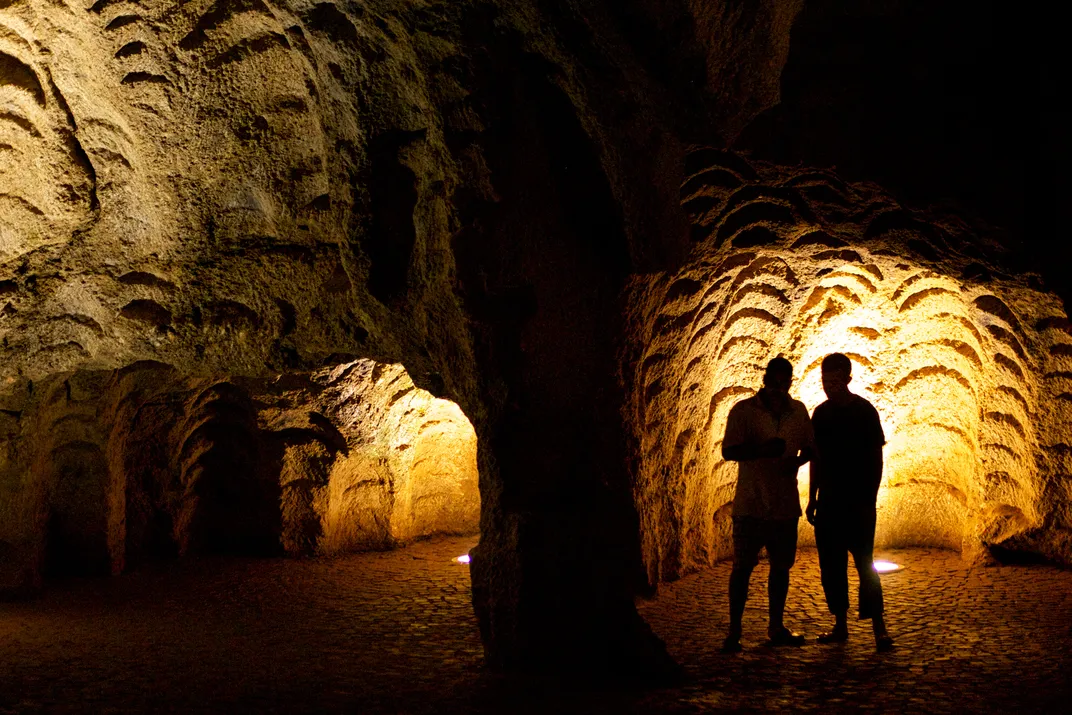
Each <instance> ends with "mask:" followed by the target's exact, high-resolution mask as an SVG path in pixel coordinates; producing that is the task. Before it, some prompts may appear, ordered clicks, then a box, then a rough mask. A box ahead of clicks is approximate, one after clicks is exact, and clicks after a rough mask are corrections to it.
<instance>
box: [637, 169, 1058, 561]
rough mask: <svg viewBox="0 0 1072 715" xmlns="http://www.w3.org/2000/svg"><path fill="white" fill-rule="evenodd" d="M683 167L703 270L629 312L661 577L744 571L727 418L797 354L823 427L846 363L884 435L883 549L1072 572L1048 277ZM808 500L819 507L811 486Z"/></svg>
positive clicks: (653, 543)
mask: <svg viewBox="0 0 1072 715" xmlns="http://www.w3.org/2000/svg"><path fill="white" fill-rule="evenodd" d="M686 166H687V174H688V177H687V179H686V181H685V182H684V184H683V186H682V201H683V206H684V207H685V208H686V210H688V211H689V213H690V215H691V216H692V217H693V226H694V234H693V235H694V237H695V239H696V241H697V245H696V249H695V251H694V253H693V256H692V258H691V260H690V261H689V262H688V264H687V265H686V266H684V267H683V268H682V269H680V270H679V271H677V272H675V273H672V274H662V275H658V276H653V277H651V278H645V279H637V280H636V282H635V283H634V286H633V292H632V296H633V297H632V299H631V305H632V307H631V320H630V324H631V325H632V335H634V336H636V337H637V339H638V342H639V345H638V347H636V348H635V352H634V353H633V362H631V363H630V364H629V366H628V368H627V369H628V372H627V381H628V383H629V384H631V385H633V386H634V388H633V393H632V399H631V402H630V406H629V409H628V412H627V420H628V422H629V423H630V424H631V425H633V428H634V430H635V432H636V434H637V439H638V440H639V442H640V445H641V447H640V463H639V473H638V481H637V487H636V495H637V500H638V511H639V513H640V514H641V519H642V529H641V530H642V534H643V536H642V540H643V549H644V556H645V562H646V564H647V568H648V574H649V578H650V579H651V580H652V581H655V580H658V579H662V578H674V577H677V576H678V575H680V574H682V573H684V572H687V571H689V570H694V569H696V568H698V567H701V566H703V565H705V564H708V563H711V562H712V561H714V560H717V559H721V558H726V557H728V556H729V555H730V554H731V544H730V517H729V513H730V506H731V502H732V499H733V489H734V484H735V480H736V466H735V465H733V464H730V463H726V462H723V461H722V459H721V456H720V445H721V438H722V434H723V432H724V429H725V421H726V417H727V415H728V413H729V410H730V408H731V407H732V406H733V404H734V403H736V402H737V401H738V400H740V399H742V398H743V397H746V396H749V395H751V394H754V392H755V391H756V390H757V389H758V387H759V386H760V384H761V378H762V371H763V366H764V365H765V364H766V362H767V361H768V360H769V359H770V358H771V357H774V356H775V355H779V354H782V355H784V356H786V357H788V358H789V359H790V360H791V361H792V362H793V363H794V365H795V385H794V395H795V396H796V397H798V399H801V400H802V401H803V402H804V403H805V405H807V406H808V408H809V410H810V409H814V407H815V406H816V405H817V404H819V403H820V402H821V401H822V400H824V399H825V397H824V395H823V393H822V387H821V382H820V370H819V366H820V362H821V361H822V359H823V357H824V356H825V355H827V354H829V353H831V352H835V351H839V352H844V353H846V354H847V355H849V357H850V358H851V359H852V360H853V363H854V381H853V387H854V389H855V390H856V391H858V392H859V393H860V394H862V395H863V396H865V397H866V398H867V399H869V400H870V401H871V402H872V403H873V404H874V405H875V406H876V407H877V409H878V411H879V414H880V416H881V418H882V422H883V426H884V429H885V431H886V436H887V446H886V448H885V460H886V464H885V476H884V480H883V485H882V488H881V490H880V493H879V502H878V503H879V524H878V535H877V541H878V543H879V544H880V545H885V546H909V545H928V546H942V547H949V548H956V549H961V550H962V551H963V552H964V553H965V555H966V556H968V557H976V556H979V555H981V554H982V553H983V550H984V549H985V548H990V549H992V550H995V551H997V552H1004V551H1009V550H1026V551H1031V552H1035V553H1041V554H1044V555H1046V556H1048V557H1050V558H1053V559H1057V560H1061V561H1064V562H1066V563H1068V562H1069V554H1070V553H1072V552H1070V551H1069V542H1068V536H1067V535H1068V533H1069V532H1068V527H1069V521H1068V511H1067V501H1066V499H1067V492H1068V488H1069V486H1068V485H1069V483H1070V477H1069V474H1070V472H1069V463H1068V462H1067V458H1068V450H1069V448H1068V445H1067V441H1068V437H1067V436H1068V434H1069V429H1070V427H1072V411H1070V409H1069V406H1070V405H1072V397H1070V394H1069V388H1070V387H1072V384H1070V382H1069V377H1070V373H1069V368H1070V367H1072V363H1069V359H1070V358H1069V356H1070V355H1072V324H1070V323H1069V321H1068V318H1067V315H1066V314H1065V312H1064V309H1063V307H1062V305H1061V302H1060V300H1059V299H1058V298H1057V297H1056V296H1055V295H1053V294H1052V293H1048V292H1047V291H1046V290H1045V289H1044V288H1043V286H1042V284H1041V282H1040V281H1039V279H1038V277H1037V276H1032V275H1029V274H1028V275H1010V274H1008V273H1004V272H1003V271H1002V269H1001V264H1002V258H1003V254H1004V250H1003V249H1002V247H1001V245H1000V244H996V243H994V242H991V241H988V239H987V237H986V236H979V235H977V234H976V233H974V232H973V231H972V230H971V229H970V228H969V227H968V226H967V225H966V224H964V223H963V222H960V221H958V220H957V219H955V218H953V217H937V216H928V215H926V214H922V213H918V212H915V211H912V210H910V209H907V208H905V207H903V206H901V205H899V204H898V203H897V202H896V201H894V200H893V199H892V198H891V197H890V196H889V195H887V194H886V193H885V192H883V191H882V190H881V189H879V188H878V187H876V186H873V185H867V184H860V183H846V182H843V181H841V180H840V179H839V178H838V177H837V176H836V175H834V174H832V173H830V172H825V171H822V172H820V171H809V170H806V169H793V168H787V167H781V166H775V165H769V164H763V163H758V162H750V161H749V160H748V159H746V158H744V157H742V156H740V155H736V154H729V153H725V152H721V151H717V150H713V149H699V150H697V151H695V152H693V153H692V154H690V156H689V158H688V161H687V164H686ZM798 481H799V486H800V493H801V499H802V503H804V502H806V500H807V470H806V468H805V469H804V470H802V472H801V474H800V475H799V480H798ZM801 537H802V538H801V541H802V542H803V543H809V542H811V540H812V531H811V528H810V527H809V526H807V525H806V524H805V523H803V520H802V526H801Z"/></svg>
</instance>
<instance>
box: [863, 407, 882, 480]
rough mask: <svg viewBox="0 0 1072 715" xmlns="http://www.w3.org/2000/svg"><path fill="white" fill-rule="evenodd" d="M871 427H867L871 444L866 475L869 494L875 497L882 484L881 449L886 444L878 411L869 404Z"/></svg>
mask: <svg viewBox="0 0 1072 715" xmlns="http://www.w3.org/2000/svg"><path fill="white" fill-rule="evenodd" d="M868 406H869V407H871V410H870V412H871V425H870V427H869V430H868V431H869V432H870V438H871V441H872V444H871V446H870V449H869V450H868V463H867V465H866V468H867V474H868V476H870V477H871V484H870V485H869V486H870V487H871V493H872V494H875V495H877V494H878V488H879V486H880V485H881V484H882V447H883V446H884V445H885V444H886V434H885V433H884V432H883V431H882V420H881V419H880V418H879V416H878V410H876V409H875V406H874V405H872V404H871V403H868Z"/></svg>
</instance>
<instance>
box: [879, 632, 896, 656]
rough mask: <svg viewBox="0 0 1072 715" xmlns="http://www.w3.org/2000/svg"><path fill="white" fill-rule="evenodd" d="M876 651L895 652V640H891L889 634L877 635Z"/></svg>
mask: <svg viewBox="0 0 1072 715" xmlns="http://www.w3.org/2000/svg"><path fill="white" fill-rule="evenodd" d="M875 650H877V651H878V652H879V653H885V652H887V651H891V650H893V638H890V634H889V633H876V634H875Z"/></svg>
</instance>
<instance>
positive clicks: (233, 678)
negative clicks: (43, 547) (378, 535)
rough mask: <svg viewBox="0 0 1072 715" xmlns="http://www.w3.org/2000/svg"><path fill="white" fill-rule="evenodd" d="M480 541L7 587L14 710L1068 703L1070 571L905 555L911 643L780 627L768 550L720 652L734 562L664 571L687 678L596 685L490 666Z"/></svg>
mask: <svg viewBox="0 0 1072 715" xmlns="http://www.w3.org/2000/svg"><path fill="white" fill-rule="evenodd" d="M473 541H474V540H473V539H437V540H433V541H428V542H423V543H420V544H416V545H414V546H411V547H409V548H407V549H404V550H400V551H396V552H393V553H386V554H367V555H362V556H352V557H347V558H340V559H334V560H309V561H286V560H266V561H256V560H234V559H230V560H204V561H197V562H194V561H189V562H184V563H180V564H176V565H171V566H168V567H162V568H160V569H158V570H154V571H144V572H140V573H135V574H129V575H125V576H121V577H118V578H115V579H107V580H99V581H82V582H71V583H67V584H63V585H58V586H55V587H53V588H52V589H50V590H49V591H48V592H47V593H46V594H45V596H44V597H43V598H42V599H41V600H38V601H34V602H29V603H20V604H0V713H9V712H15V713H35V712H94V713H112V712H115V713H118V712H124V713H133V712H181V713H192V712H258V713H267V712H353V713H442V712H487V713H500V712H502V713H506V712H510V713H515V712H523V713H545V712H576V713H591V712H602V713H623V712H637V713H657V712H659V713H661V712H673V713H692V712H707V711H711V710H721V709H751V710H756V711H759V710H775V709H778V710H783V709H798V710H818V709H825V710H861V709H874V710H880V711H906V712H920V711H926V712H947V711H948V712H954V711H956V712H963V711H998V710H1006V711H1009V712H1017V713H1019V712H1058V711H1063V712H1067V711H1068V710H1069V705H1068V703H1069V702H1072V687H1070V681H1072V571H1060V570H1057V569H1053V568H1049V567H1044V566H1017V567H1011V566H1006V567H990V568H983V567H980V568H975V569H969V568H967V567H966V566H965V565H964V564H963V563H962V562H961V561H960V560H959V559H958V558H957V557H956V555H954V554H950V553H948V552H941V551H928V550H912V551H904V552H891V553H889V554H887V556H890V557H892V560H895V561H897V562H899V563H902V564H904V565H905V566H906V568H905V569H904V570H903V571H900V572H898V573H895V574H890V575H887V576H884V577H883V584H884V587H885V590H886V600H887V603H888V610H889V614H890V615H889V622H890V627H891V631H892V632H893V633H894V635H895V636H896V638H897V648H896V650H895V651H893V652H892V653H888V654H881V655H880V654H877V653H875V652H874V649H873V647H872V643H871V638H870V634H869V633H868V632H867V630H866V628H865V627H864V626H865V625H866V624H859V623H853V624H852V628H851V633H852V640H850V642H849V643H847V644H845V645H840V646H821V645H818V644H814V643H813V644H809V645H807V646H805V647H803V648H799V649H788V650H786V649H770V648H766V647H763V646H762V645H761V641H762V636H763V629H764V626H765V624H764V618H765V608H764V600H765V598H764V596H765V581H766V579H765V567H764V566H762V565H761V567H760V570H759V571H757V574H756V577H755V581H754V586H753V592H754V596H753V600H752V602H751V605H750V610H749V612H748V613H747V614H746V638H745V645H746V650H745V652H744V653H742V654H740V655H736V656H723V655H720V654H719V653H717V647H718V645H719V641H720V638H721V635H722V633H723V630H724V628H725V611H726V604H725V583H726V579H727V576H728V568H727V566H726V565H720V566H718V567H716V568H713V569H711V570H709V571H706V572H704V573H701V574H697V575H694V576H691V577H688V578H685V579H682V580H681V581H678V582H676V583H673V584H669V585H666V586H663V587H662V589H661V590H660V594H659V597H658V598H657V599H655V600H654V601H650V602H646V603H642V604H640V608H641V612H642V613H643V615H644V616H645V617H646V618H647V619H648V621H649V622H650V623H651V625H652V627H653V628H654V629H655V631H656V632H657V633H659V634H660V635H661V636H663V637H664V638H665V639H666V642H667V645H668V647H669V649H670V651H671V653H672V654H673V655H674V656H675V657H677V658H678V659H679V661H680V662H681V663H682V664H683V665H684V666H685V668H686V670H687V672H688V674H689V676H690V682H689V683H688V684H686V685H683V686H681V687H677V688H672V689H667V690H658V691H646V692H645V691H625V690H608V689H605V690H602V691H587V692H580V691H577V690H575V689H571V688H567V687H566V686H561V685H557V684H555V683H554V682H552V681H550V680H541V679H525V680H518V679H504V678H500V677H495V676H491V675H489V674H486V673H484V672H483V671H482V668H481V650H480V642H479V639H478V637H477V633H476V624H475V621H474V618H473V615H472V609H471V607H470V605H469V593H468V591H469V589H468V574H467V567H466V566H463V565H460V564H457V563H455V562H454V561H452V558H453V557H455V556H457V555H459V554H462V553H464V552H465V551H466V549H467V548H468V547H469V546H471V545H472V543H473ZM793 574H794V576H793V578H794V581H793V586H792V591H791V593H790V608H789V613H790V615H789V622H790V624H791V625H792V626H793V627H794V628H796V629H798V630H801V631H803V632H805V633H807V634H809V635H812V636H814V635H815V634H817V633H818V632H819V631H820V630H821V629H822V628H823V627H825V626H826V625H827V617H826V615H825V613H824V608H823V601H822V596H821V592H820V589H819V585H818V575H817V567H816V559H815V553H814V552H813V551H808V550H803V551H802V552H801V553H800V557H799V560H798V566H797V567H796V568H795V569H794V572H793Z"/></svg>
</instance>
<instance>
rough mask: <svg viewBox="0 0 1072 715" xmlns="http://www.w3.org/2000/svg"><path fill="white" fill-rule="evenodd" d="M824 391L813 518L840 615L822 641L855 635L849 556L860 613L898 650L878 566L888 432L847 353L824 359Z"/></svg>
mask: <svg viewBox="0 0 1072 715" xmlns="http://www.w3.org/2000/svg"><path fill="white" fill-rule="evenodd" d="M822 371H823V390H824V391H825V392H826V397H827V400H826V402H824V403H823V404H821V405H819V406H818V407H816V408H815V412H814V413H813V414H812V427H813V428H814V430H815V444H816V448H817V452H816V456H815V460H814V461H812V465H811V483H810V484H809V499H808V508H807V516H808V521H809V522H811V523H812V524H813V525H814V526H815V545H816V547H817V548H818V550H819V569H820V571H821V572H822V582H823V592H824V593H825V594H826V604H827V606H828V607H829V608H830V612H831V613H832V614H834V619H835V622H834V629H833V630H832V631H830V632H829V633H824V634H822V635H820V636H819V642H820V643H836V642H841V641H844V640H847V639H848V637H849V630H848V624H847V622H846V619H847V614H848V611H849V583H848V575H847V573H846V571H847V569H848V561H849V557H848V555H849V554H850V553H851V554H852V560H853V563H854V564H855V565H856V571H857V572H858V573H859V575H860V618H861V619H862V620H867V619H870V620H871V625H872V627H873V629H874V632H875V646H876V647H877V648H878V649H879V650H880V651H885V650H889V649H890V648H892V647H893V639H892V638H890V636H889V634H888V633H887V632H886V623H885V620H884V618H883V605H882V583H881V582H880V581H879V577H878V573H877V572H876V571H875V565H874V550H875V502H876V499H877V498H878V486H879V482H881V481H882V446H883V445H884V444H886V437H885V435H884V434H883V433H882V424H881V422H880V421H879V417H878V412H877V411H876V410H875V408H874V407H873V406H872V405H871V403H870V402H868V401H867V400H865V399H864V398H862V397H860V396H859V395H856V394H854V393H852V392H850V391H849V382H850V381H851V380H852V362H851V361H850V360H849V358H848V357H846V356H845V355H842V354H841V353H834V354H833V355H828V356H827V357H826V358H825V359H824V360H823V365H822Z"/></svg>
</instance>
